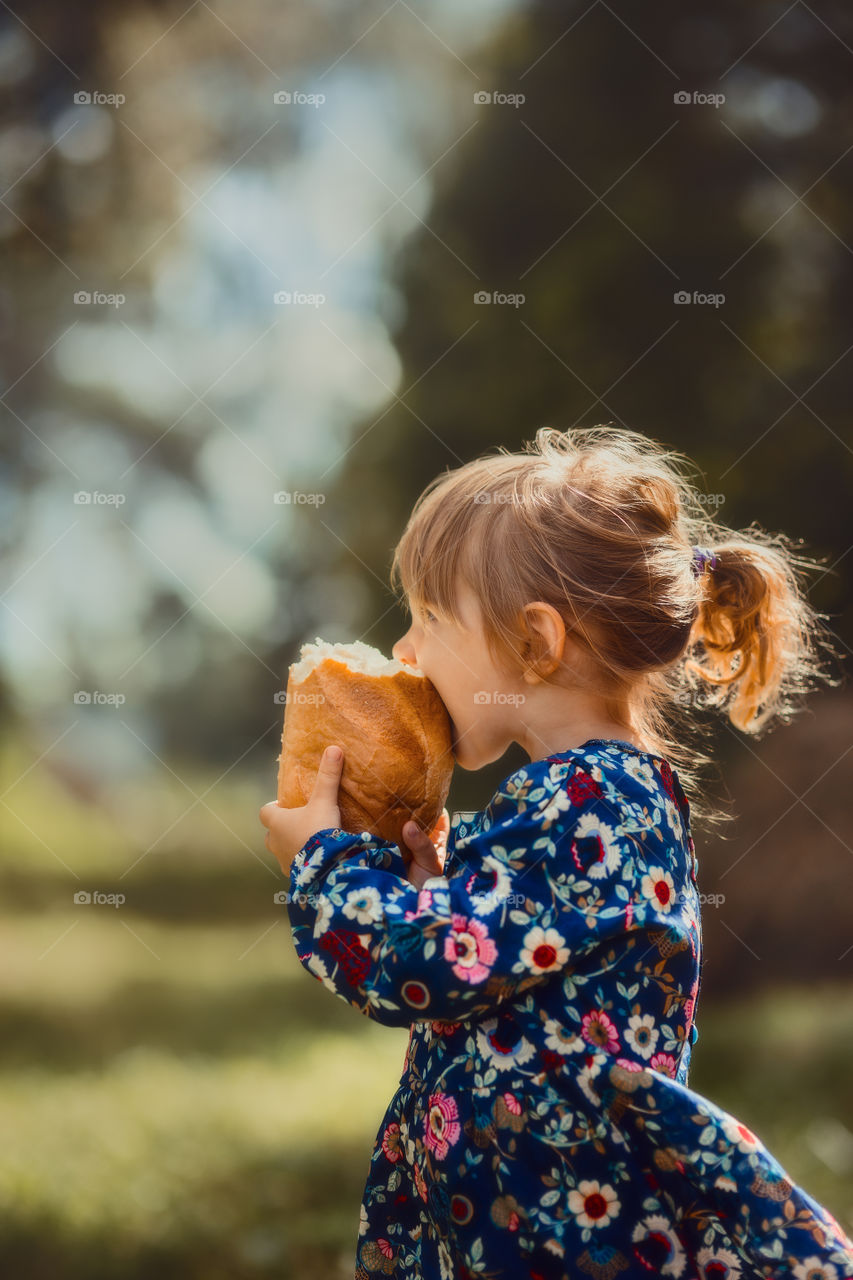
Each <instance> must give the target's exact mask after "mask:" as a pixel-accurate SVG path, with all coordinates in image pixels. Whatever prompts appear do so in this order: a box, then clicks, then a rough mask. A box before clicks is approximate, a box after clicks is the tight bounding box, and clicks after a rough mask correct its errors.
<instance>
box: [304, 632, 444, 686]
mask: <svg viewBox="0 0 853 1280" xmlns="http://www.w3.org/2000/svg"><path fill="white" fill-rule="evenodd" d="M326 658H334V659H335V661H336V662H342V663H343V664H344V666H345V667H349V669H350V671H358V672H360V673H361V674H362V675H368V676H395V675H397V673H398V672H400V671H408V673H409V675H412V676H422V675H423V672H422V671H421V670H420V668H419V667H415V666H411V665H410V664H409V663H408V662H398V660H397V659H396V658H386V657H385V655H384V654H383V653H380V651H379V650H378V649H374V648H373V646H372V645H369V644H364V643H363V641H361V640H353V641H351V642H350V643H349V644H331V643H330V642H329V641H328V640H321V639H320V637H319V636H318V637H317V639H316V640H315V641H314V643H313V644H304V645H303V646H302V648H301V649H300V650H299V661H298V662H295V663H294V664H293V666H292V667H291V675H292V676H293V681H294V683H295V684H299V683H301V682H302V681H303V680H304V679H305V677H306V676H307V675H308V673H309V672H311V671H313V670H314V668H315V667H318V666H319V665H320V663H321V662H323V661H324V660H325V659H326Z"/></svg>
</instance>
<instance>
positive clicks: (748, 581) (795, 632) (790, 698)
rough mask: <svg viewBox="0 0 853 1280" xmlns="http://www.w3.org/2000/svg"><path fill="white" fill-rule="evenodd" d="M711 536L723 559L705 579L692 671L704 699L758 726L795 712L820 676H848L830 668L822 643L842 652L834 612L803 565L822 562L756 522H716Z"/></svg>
mask: <svg viewBox="0 0 853 1280" xmlns="http://www.w3.org/2000/svg"><path fill="white" fill-rule="evenodd" d="M721 535H722V540H720V539H721ZM727 535H731V536H727ZM707 536H710V537H711V538H712V542H711V548H710V549H711V550H712V551H713V553H714V557H715V564H714V567H713V568H711V567H706V569H705V572H704V573H703V574H701V576H700V579H699V583H700V587H699V589H700V600H699V604H698V613H697V617H696V620H695V622H694V623H693V627H692V629H691V632H690V638H689V642H688V648H687V651H686V656H685V659H684V663H683V668H684V675H685V678H686V681H687V683H688V685H689V686H690V687H691V688H692V689H693V691H694V692H695V693H697V694H698V695H699V701H700V703H701V705H703V706H707V707H714V708H718V709H722V710H724V711H725V712H726V713H727V714H728V718H729V720H730V721H731V723H732V724H733V725H734V726H735V727H736V728H737V729H740V730H741V731H742V732H743V733H750V734H757V733H759V732H760V731H761V730H762V729H763V728H764V727H765V726H766V725H767V723H768V722H769V721H770V720H771V719H773V718H777V719H779V720H781V721H783V722H787V721H788V720H790V718H791V715H792V714H793V713H794V711H795V710H797V705H796V704H797V702H798V701H799V699H800V698H801V696H802V695H803V694H805V693H806V692H807V691H808V690H809V689H811V688H812V686H813V684H814V682H815V681H816V680H818V679H822V680H825V681H828V683H830V684H833V683H835V684H837V683H840V682H839V681H832V680H831V679H829V678H828V676H827V675H826V673H825V672H824V670H823V661H822V658H821V654H820V649H821V648H826V649H829V650H830V652H832V653H835V651H834V650H833V649H832V648H831V645H830V643H829V640H828V632H827V630H826V629H825V628H824V626H823V624H822V621H821V619H823V618H824V617H825V616H826V615H824V614H818V613H816V612H815V610H814V609H813V608H812V606H811V605H810V604H809V602H808V599H807V597H806V595H805V592H804V590H803V587H802V586H801V582H800V577H801V572H800V571H803V570H807V569H812V568H814V567H815V566H816V565H817V562H816V561H814V560H812V559H810V558H809V557H806V556H802V555H798V554H797V553H796V552H794V551H793V549H792V544H791V542H790V540H789V539H787V538H786V537H785V536H784V535H776V536H771V535H769V534H767V533H765V532H764V531H763V530H762V529H760V528H758V527H757V526H755V525H751V526H750V527H749V528H748V529H745V530H743V531H742V532H740V533H737V532H734V531H732V530H721V529H719V528H717V529H716V530H715V529H714V527H713V526H710V527H709V528H708V530H707ZM836 656H838V655H836Z"/></svg>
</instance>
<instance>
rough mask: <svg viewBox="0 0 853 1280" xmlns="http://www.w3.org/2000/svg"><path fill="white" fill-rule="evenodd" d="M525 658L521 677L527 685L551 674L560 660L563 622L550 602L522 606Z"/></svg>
mask: <svg viewBox="0 0 853 1280" xmlns="http://www.w3.org/2000/svg"><path fill="white" fill-rule="evenodd" d="M522 626H523V634H526V637H527V638H526V639H525V642H524V646H523V654H524V660H525V662H526V663H527V664H528V666H527V667H526V669H525V671H524V679H525V680H527V681H528V683H530V684H535V683H538V681H539V680H541V679H543V678H544V677H546V676H549V675H551V674H552V672H553V671H555V670H556V668H557V667H558V666H559V665H560V663H561V661H562V660H563V651H564V649H565V645H566V624H565V622H564V621H563V619H562V617H561V616H560V614H559V612H558V611H557V610H556V609H555V608H554V606H553V605H551V604H546V603H545V602H544V601H542V600H537V601H535V602H534V603H532V604H527V605H525V606H524V611H523V618H522Z"/></svg>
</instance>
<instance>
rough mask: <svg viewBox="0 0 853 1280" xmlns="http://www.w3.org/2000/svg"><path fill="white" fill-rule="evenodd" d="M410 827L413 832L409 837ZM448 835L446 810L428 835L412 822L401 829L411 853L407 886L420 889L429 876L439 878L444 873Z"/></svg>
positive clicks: (402, 851) (404, 855)
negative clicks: (410, 885) (411, 885)
mask: <svg viewBox="0 0 853 1280" xmlns="http://www.w3.org/2000/svg"><path fill="white" fill-rule="evenodd" d="M410 827H411V828H412V831H413V834H412V835H411V836H410V835H409V828H410ZM449 834H450V814H449V813H448V812H447V810H446V809H442V811H441V817H440V818H439V819H438V822H436V824H435V826H434V827H433V829H432V831H431V832H430V833H429V835H427V834H426V832H425V831H421V829H420V828H419V827H418V825H417V823H414V822H407V823H406V825H405V826H404V827H403V839H404V840H405V842H406V844H407V845H408V847H409V849H410V851H411V858H410V860H409V864H408V868H407V876H408V880H409V884H413V885H414V886H415V888H416V889H421V888H422V887H423V884H424V881H425V880H428V879H429V878H430V876H440V875H442V874H443V873H444V859H445V858H446V856H447V837H448V835H449ZM401 853H402V854H403V859H404V861H405V860H406V851H405V849H403V850H401Z"/></svg>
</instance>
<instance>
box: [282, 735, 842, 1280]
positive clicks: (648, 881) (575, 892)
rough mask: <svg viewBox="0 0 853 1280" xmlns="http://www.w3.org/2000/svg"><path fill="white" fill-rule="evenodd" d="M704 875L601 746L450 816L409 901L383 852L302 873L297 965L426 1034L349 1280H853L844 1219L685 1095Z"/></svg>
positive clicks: (326, 850)
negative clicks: (439, 855) (386, 1279)
mask: <svg viewBox="0 0 853 1280" xmlns="http://www.w3.org/2000/svg"><path fill="white" fill-rule="evenodd" d="M696 871H697V863H696V857H695V853H694V846H693V840H692V837H691V835H690V820H689V805H688V802H687V799H686V797H685V796H684V793H683V791H682V788H681V785H680V783H679V781H678V777H677V774H676V772H675V771H674V770H673V769H672V768H671V766H670V765H669V763H668V762H667V761H666V760H664V759H662V758H661V757H658V756H654V755H651V754H648V753H646V752H643V751H640V750H639V749H638V748H636V747H634V746H632V745H631V744H630V743H626V742H621V741H619V740H618V739H600V738H591V739H589V740H588V741H587V742H585V743H584V744H583V746H581V747H577V748H574V749H572V750H570V751H564V752H560V753H559V754H557V755H552V756H548V757H547V758H546V759H544V760H536V761H532V762H531V763H530V764H527V765H525V766H524V767H523V768H521V769H518V770H516V772H515V773H513V774H511V775H510V776H509V777H507V778H506V779H505V780H504V782H503V783H502V784H501V786H500V788H499V789H498V791H497V793H496V794H495V796H494V797H493V798H492V800H491V802H490V803H489V805H488V806H487V808H486V809H485V810H484V811H482V812H477V813H457V814H455V815H454V816H453V819H452V824H451V832H450V837H449V839H448V846H447V858H446V862H445V866H444V872H443V874H442V875H441V876H435V877H432V878H431V879H429V880H428V881H427V882H426V884H425V885H424V886H423V888H422V889H421V890H420V892H419V891H418V890H417V889H415V888H414V886H412V885H411V884H410V883H409V881H408V880H407V878H406V867H405V864H404V862H403V858H402V855H401V853H400V850H399V848H398V847H397V846H396V845H389V844H383V843H382V842H381V841H379V840H378V839H376V838H374V837H372V836H370V834H369V833H368V832H364V833H362V834H360V835H353V834H350V833H347V832H345V831H342V830H340V829H338V828H328V829H326V830H323V831H318V832H316V833H315V834H314V835H313V836H312V837H311V839H310V840H309V841H308V842H307V844H306V845H305V846H304V847H303V848H302V849H301V850H300V851H299V853H298V854H297V855H296V858H295V859H294V862H293V865H292V868H291V884H290V894H289V901H288V907H287V909H288V913H289V918H290V923H291V928H292V933H293V939H294V944H295V947H296V952H297V954H298V956H299V959H300V961H301V962H302V964H303V965H305V967H306V968H307V969H308V970H309V971H310V972H311V973H312V974H313V975H314V976H315V977H316V978H317V979H319V980H320V981H322V982H323V984H324V985H325V986H327V987H329V989H330V990H331V991H333V992H334V993H335V994H336V995H338V996H340V997H341V998H343V999H344V1000H346V1001H347V1002H348V1003H350V1004H352V1005H353V1006H354V1007H355V1008H356V1009H358V1010H359V1012H361V1013H363V1014H364V1015H365V1016H367V1017H370V1018H375V1019H376V1020H377V1021H379V1022H382V1023H384V1024H386V1025H387V1026H397V1027H399V1026H409V1027H410V1028H411V1030H410V1034H409V1043H408V1048H407V1051H406V1058H405V1062H404V1067H403V1073H402V1077H401V1079H400V1083H399V1087H398V1089H397V1092H396V1093H395V1095H394V1097H393V1099H392V1100H391V1103H390V1105H389V1107H388V1109H387V1112H386V1114H385V1116H384V1118H383V1120H382V1123H381V1125H380V1126H379V1131H378V1133H377V1135H376V1141H375V1144H374V1148H373V1153H372V1156H371V1160H370V1170H369V1174H368V1178H367V1185H366V1187H365V1190H364V1201H363V1204H362V1207H361V1222H360V1227H359V1234H358V1239H357V1256H356V1260H355V1266H356V1272H355V1274H356V1277H357V1280H374V1278H375V1277H382V1276H390V1277H393V1278H394V1280H415V1278H417V1280H421V1278H423V1280H468V1277H478V1278H479V1280H522V1278H524V1280H568V1278H569V1277H572V1278H573V1280H574V1278H575V1277H591V1278H592V1280H634V1278H635V1277H642V1278H643V1280H649V1277H673V1278H674V1280H735V1278H737V1277H764V1278H767V1280H770V1278H771V1277H772V1278H773V1280H777V1278H780V1277H783V1276H784V1277H794V1280H850V1278H851V1277H853V1242H851V1240H850V1239H849V1238H848V1237H847V1236H846V1235H845V1233H844V1232H843V1230H842V1229H841V1227H840V1225H839V1223H838V1222H837V1221H836V1220H835V1218H834V1217H833V1216H832V1215H831V1214H830V1213H829V1212H828V1211H827V1210H826V1209H825V1208H823V1207H822V1206H821V1205H820V1204H818V1203H817V1202H816V1201H815V1200H814V1199H812V1198H811V1197H810V1196H809V1195H808V1194H807V1193H806V1192H805V1191H804V1190H803V1189H802V1188H801V1187H799V1186H797V1185H796V1184H795V1183H794V1182H793V1181H792V1179H791V1178H790V1177H789V1176H788V1174H787V1173H786V1172H785V1170H784V1169H783V1168H782V1167H781V1165H780V1164H779V1163H778V1161H777V1160H776V1159H775V1158H774V1157H773V1156H772V1155H771V1154H770V1152H769V1151H768V1150H767V1149H766V1148H765V1146H764V1145H763V1144H762V1142H761V1141H760V1139H759V1138H758V1137H756V1135H755V1134H754V1133H752V1132H751V1131H750V1130H749V1129H748V1128H747V1126H746V1125H744V1124H742V1123H741V1122H740V1121H739V1120H737V1119H736V1118H735V1117H734V1116H732V1115H730V1114H729V1113H727V1112H726V1111H723V1110H722V1109H721V1108H720V1107H718V1106H715V1104H714V1103H713V1102H710V1101H709V1100H708V1099H706V1098H704V1097H702V1096H701V1095H700V1094H698V1093H696V1092H694V1091H693V1090H692V1089H690V1088H689V1086H688V1074H689V1068H690V1053H691V1048H692V1045H693V1043H694V1042H695V1040H696V1034H697V1033H696V1027H695V1025H694V1016H695V1010H696V1000H697V995H698V992H699V983H700V976H701V964H702V942H701V927H700V918H699V893H698V888H697V883H696Z"/></svg>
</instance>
